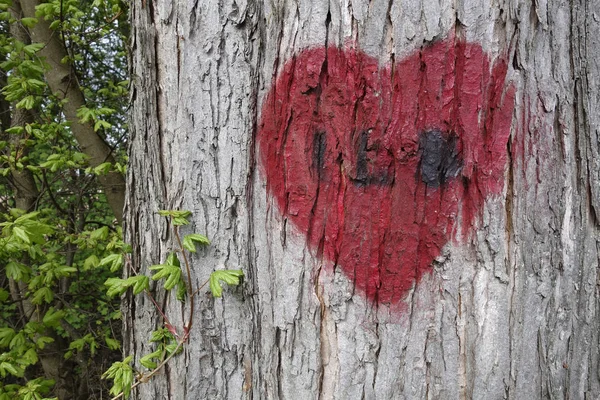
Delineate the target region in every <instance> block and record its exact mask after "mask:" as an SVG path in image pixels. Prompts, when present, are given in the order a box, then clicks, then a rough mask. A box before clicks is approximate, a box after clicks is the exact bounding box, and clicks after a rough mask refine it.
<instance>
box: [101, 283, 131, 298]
mask: <svg viewBox="0 0 600 400" xmlns="http://www.w3.org/2000/svg"><path fill="white" fill-rule="evenodd" d="M104 286H108V290H107V291H106V295H107V296H108V297H113V296H115V295H118V296H120V295H122V294H123V293H125V292H126V291H127V289H128V288H129V286H128V285H127V282H126V281H125V280H124V279H121V278H108V279H107V280H106V281H105V282H104Z"/></svg>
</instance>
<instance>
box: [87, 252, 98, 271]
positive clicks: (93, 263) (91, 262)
mask: <svg viewBox="0 0 600 400" xmlns="http://www.w3.org/2000/svg"><path fill="white" fill-rule="evenodd" d="M98 264H100V259H99V258H98V256H97V255H95V254H92V255H91V256H89V257H88V258H86V259H85V261H84V262H83V269H84V270H85V271H87V270H90V269H93V268H96V267H97V266H98Z"/></svg>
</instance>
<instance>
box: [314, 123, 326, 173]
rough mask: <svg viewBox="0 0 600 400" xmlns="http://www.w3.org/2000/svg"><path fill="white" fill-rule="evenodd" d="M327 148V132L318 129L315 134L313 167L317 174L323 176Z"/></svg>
mask: <svg viewBox="0 0 600 400" xmlns="http://www.w3.org/2000/svg"><path fill="white" fill-rule="evenodd" d="M326 150H327V141H326V138H325V132H323V131H317V132H315V134H314V136H313V153H312V167H313V169H314V170H316V172H317V175H318V176H321V172H322V171H323V166H324V165H325V151H326Z"/></svg>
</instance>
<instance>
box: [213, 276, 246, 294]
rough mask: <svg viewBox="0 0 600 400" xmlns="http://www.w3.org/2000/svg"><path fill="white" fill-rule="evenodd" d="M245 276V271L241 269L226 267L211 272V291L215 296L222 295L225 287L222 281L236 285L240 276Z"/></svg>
mask: <svg viewBox="0 0 600 400" xmlns="http://www.w3.org/2000/svg"><path fill="white" fill-rule="evenodd" d="M243 277H244V273H243V272H242V270H241V269H224V270H218V271H213V273H211V274H210V279H209V286H210V291H211V292H212V295H213V296H214V297H221V296H222V295H223V287H222V285H221V282H223V283H225V284H227V285H230V286H232V285H233V286H235V285H239V283H240V278H243Z"/></svg>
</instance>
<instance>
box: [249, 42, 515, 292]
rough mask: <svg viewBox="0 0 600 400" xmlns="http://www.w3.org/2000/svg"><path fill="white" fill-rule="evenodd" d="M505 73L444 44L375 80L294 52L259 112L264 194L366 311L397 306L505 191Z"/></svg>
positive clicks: (350, 55)
mask: <svg viewBox="0 0 600 400" xmlns="http://www.w3.org/2000/svg"><path fill="white" fill-rule="evenodd" d="M506 71H507V65H506V62H505V60H499V61H497V62H496V63H495V64H494V65H493V66H491V65H490V61H489V59H488V57H487V55H486V54H485V53H484V52H483V50H482V48H481V47H480V46H479V45H477V44H471V43H465V42H461V41H455V40H450V39H448V40H445V41H439V42H436V43H434V44H432V45H429V46H427V47H425V48H423V49H421V50H420V51H417V52H415V53H413V54H412V55H410V56H408V57H407V58H405V59H404V60H402V61H400V62H398V63H396V64H393V65H392V66H386V67H384V68H379V65H378V63H377V60H375V59H374V58H371V57H369V56H367V55H365V54H363V53H361V52H359V51H357V50H340V49H337V48H333V47H329V48H327V49H325V48H315V49H309V50H305V51H303V52H301V53H300V54H299V55H297V56H296V57H294V58H293V59H291V60H290V61H289V62H287V63H286V64H285V65H284V67H283V70H282V71H281V73H280V74H279V77H278V78H277V80H276V81H274V83H273V86H272V88H271V91H270V93H269V94H268V96H267V97H266V100H265V102H264V105H263V107H262V115H261V121H260V126H259V129H258V136H257V140H258V145H259V147H260V162H261V164H262V167H263V169H264V173H265V176H266V181H267V189H268V191H269V193H271V194H272V195H273V196H274V198H275V200H276V203H277V205H278V207H279V210H280V212H281V213H282V215H283V216H284V217H285V218H287V219H288V221H291V222H292V223H293V225H294V226H295V227H296V228H297V229H298V230H299V231H300V232H302V233H303V234H305V235H306V237H307V242H308V244H309V246H310V248H311V249H312V251H314V252H316V253H317V255H318V256H321V257H324V258H326V259H328V260H330V261H331V262H333V263H334V264H335V265H338V266H340V267H341V268H342V270H343V271H344V273H345V274H346V275H347V276H348V277H349V278H350V279H351V280H353V281H354V283H355V285H356V287H357V288H358V289H359V290H360V291H361V292H363V293H364V294H365V295H366V296H367V298H369V299H370V300H372V301H375V302H378V303H397V302H398V301H400V300H401V299H402V297H403V296H404V294H405V293H406V291H407V290H408V289H410V288H411V287H412V285H413V284H414V283H415V282H416V281H417V280H418V279H419V278H420V277H421V276H422V274H423V273H425V272H426V271H428V270H430V268H431V263H432V261H433V259H434V258H435V257H437V256H438V255H439V254H440V251H441V249H442V247H443V246H444V245H445V244H446V243H447V242H448V240H449V238H451V237H456V233H457V229H458V228H459V227H460V228H462V229H461V231H460V233H461V236H462V237H465V236H467V234H468V233H469V230H471V229H472V228H473V223H474V222H475V219H476V217H477V215H478V213H479V212H480V210H481V208H482V206H483V202H484V200H485V197H486V196H488V195H489V194H493V193H498V192H500V191H501V190H502V187H503V176H504V167H505V164H506V152H507V141H508V137H509V133H510V126H511V121H512V111H513V104H514V88H513V87H509V89H508V90H506V91H505V90H504V89H505V77H506ZM458 222H461V223H460V224H459V223H458Z"/></svg>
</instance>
